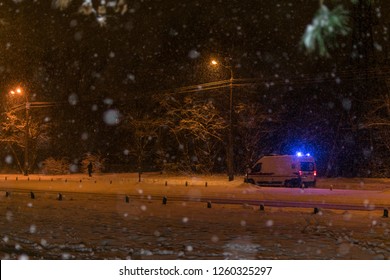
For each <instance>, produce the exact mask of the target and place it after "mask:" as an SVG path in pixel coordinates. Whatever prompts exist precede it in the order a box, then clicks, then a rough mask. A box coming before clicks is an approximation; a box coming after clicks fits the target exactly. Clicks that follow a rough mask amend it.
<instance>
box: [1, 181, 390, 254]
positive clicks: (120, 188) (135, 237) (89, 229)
mask: <svg viewBox="0 0 390 280" xmlns="http://www.w3.org/2000/svg"><path fill="white" fill-rule="evenodd" d="M46 179H47V178H46ZM146 179H148V178H146ZM146 179H145V181H143V182H141V183H138V182H137V181H136V180H133V178H107V177H105V176H102V177H96V178H93V179H90V180H89V179H87V178H82V179H80V180H81V181H80V180H79V179H77V180H76V179H75V178H72V180H73V181H72V180H71V179H70V178H69V179H66V181H65V180H64V179H63V178H61V179H58V178H57V179H55V180H53V181H51V180H44V179H42V181H40V180H35V179H34V178H31V180H29V181H27V180H22V179H19V180H18V181H16V180H14V181H10V179H9V178H8V179H7V181H1V182H0V188H1V190H3V192H2V193H0V215H1V216H0V238H1V239H0V257H1V258H2V259H8V258H11V259H19V258H21V259H24V258H30V259H390V241H389V240H390V238H389V237H390V222H389V219H388V218H384V217H383V209H381V207H383V206H385V205H388V204H390V196H389V195H390V194H389V189H388V188H383V187H381V188H378V189H376V190H375V189H373V188H372V187H371V186H370V187H369V189H370V190H361V188H360V187H361V185H360V187H359V189H358V190H351V188H349V187H348V189H340V188H338V189H332V190H331V189H327V188H322V189H284V188H263V187H260V188H259V187H254V186H251V185H247V184H243V183H239V182H235V183H230V182H222V183H221V181H219V180H214V181H212V180H213V178H207V179H208V184H207V187H206V186H205V184H204V181H199V180H194V179H193V180H192V181H188V183H187V186H186V185H184V184H183V181H180V182H179V181H175V182H173V181H172V180H173V179H172V178H168V179H167V178H157V179H156V178H149V179H148V180H149V181H148V180H146ZM167 180H169V181H168V184H167V185H166V184H165V182H166V181H167ZM358 186H359V185H358ZM5 191H10V195H9V196H8V197H6V195H5ZM30 191H34V193H35V199H31V197H30ZM59 192H61V193H62V195H63V200H62V201H59V200H57V195H58V193H59ZM126 195H128V197H129V200H128V202H126V199H125V197H126ZM163 196H167V198H168V201H167V204H166V205H164V204H163V203H162V201H161V199H162V197H163ZM175 198H180V200H182V201H175ZM297 198H299V199H297ZM218 199H220V200H218ZM183 200H184V201H183ZM206 201H212V207H211V208H207V203H206ZM224 201H225V202H226V201H227V202H229V204H219V203H217V202H224ZM280 201H283V203H284V204H283V205H279V204H277V203H280ZM232 202H235V203H237V204H231V203H232ZM252 202H253V204H252ZM258 202H264V203H265V205H266V207H265V210H264V211H260V210H259V206H258ZM267 203H269V204H267ZM272 203H273V204H272ZM286 203H291V204H294V205H287V206H289V207H286ZM299 203H302V204H301V205H300V204H299ZM320 203H322V207H320V208H321V211H320V212H319V213H318V214H314V213H313V209H311V207H312V206H313V205H317V204H320ZM327 204H331V205H344V204H349V205H356V206H358V207H360V208H361V209H364V210H365V211H356V210H355V209H353V210H337V209H326V207H325V205H327ZM290 206H294V207H290ZM297 206H302V207H297ZM308 206H309V208H306V207H308ZM333 208H334V207H333Z"/></svg>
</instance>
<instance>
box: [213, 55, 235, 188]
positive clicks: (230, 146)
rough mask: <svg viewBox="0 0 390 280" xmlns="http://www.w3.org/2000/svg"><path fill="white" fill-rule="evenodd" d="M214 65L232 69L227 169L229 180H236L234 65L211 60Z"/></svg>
mask: <svg viewBox="0 0 390 280" xmlns="http://www.w3.org/2000/svg"><path fill="white" fill-rule="evenodd" d="M211 64H212V65H215V66H217V65H221V66H222V67H224V68H226V69H228V70H229V71H230V86H229V127H228V148H227V159H226V163H227V171H228V176H229V181H233V180H234V149H233V119H232V117H233V79H234V76H233V67H232V66H231V65H224V64H222V63H220V62H218V61H217V60H214V59H213V60H212V61H211Z"/></svg>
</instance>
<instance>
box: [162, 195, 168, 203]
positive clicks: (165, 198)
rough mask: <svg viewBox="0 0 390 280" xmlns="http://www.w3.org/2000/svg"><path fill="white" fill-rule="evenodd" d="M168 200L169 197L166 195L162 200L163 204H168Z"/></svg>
mask: <svg viewBox="0 0 390 280" xmlns="http://www.w3.org/2000/svg"><path fill="white" fill-rule="evenodd" d="M167 201H168V199H167V197H166V196H164V197H163V200H162V204H164V205H165V204H167Z"/></svg>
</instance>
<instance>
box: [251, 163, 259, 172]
mask: <svg viewBox="0 0 390 280" xmlns="http://www.w3.org/2000/svg"><path fill="white" fill-rule="evenodd" d="M260 171H261V163H256V165H255V166H253V168H252V172H260Z"/></svg>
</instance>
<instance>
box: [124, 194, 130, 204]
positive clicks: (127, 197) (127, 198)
mask: <svg viewBox="0 0 390 280" xmlns="http://www.w3.org/2000/svg"><path fill="white" fill-rule="evenodd" d="M125 201H126V203H129V201H130V200H129V196H127V195H126V197H125Z"/></svg>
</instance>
